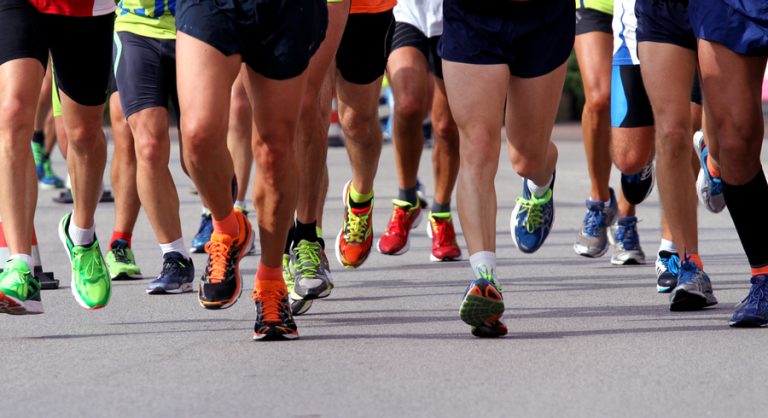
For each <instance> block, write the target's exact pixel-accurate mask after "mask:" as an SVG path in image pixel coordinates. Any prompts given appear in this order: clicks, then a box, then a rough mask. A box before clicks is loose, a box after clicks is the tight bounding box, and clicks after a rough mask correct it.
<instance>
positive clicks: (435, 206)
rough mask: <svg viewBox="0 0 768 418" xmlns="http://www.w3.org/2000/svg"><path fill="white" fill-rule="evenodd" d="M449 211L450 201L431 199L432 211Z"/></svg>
mask: <svg viewBox="0 0 768 418" xmlns="http://www.w3.org/2000/svg"><path fill="white" fill-rule="evenodd" d="M450 211H451V202H448V203H438V202H437V200H433V201H432V213H447V212H450Z"/></svg>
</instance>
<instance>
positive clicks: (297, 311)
mask: <svg viewBox="0 0 768 418" xmlns="http://www.w3.org/2000/svg"><path fill="white" fill-rule="evenodd" d="M283 280H285V285H286V286H287V287H288V300H289V301H290V303H291V313H292V314H294V315H301V314H303V313H305V312H307V311H308V310H309V308H311V307H312V301H311V300H304V299H302V298H301V297H300V296H299V295H296V297H295V298H294V297H293V296H292V295H293V294H294V292H293V285H294V283H293V274H292V273H291V256H289V255H288V254H283Z"/></svg>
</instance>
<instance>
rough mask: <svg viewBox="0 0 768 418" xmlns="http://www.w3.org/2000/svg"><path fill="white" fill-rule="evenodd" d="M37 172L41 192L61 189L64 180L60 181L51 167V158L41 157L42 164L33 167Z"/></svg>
mask: <svg viewBox="0 0 768 418" xmlns="http://www.w3.org/2000/svg"><path fill="white" fill-rule="evenodd" d="M35 171H37V179H38V184H39V186H40V188H41V189H43V190H53V189H63V188H64V180H62V179H61V178H60V177H59V176H57V175H56V173H54V172H53V168H52V167H51V158H50V157H46V156H43V160H42V162H41V163H40V164H39V165H38V166H37V167H35Z"/></svg>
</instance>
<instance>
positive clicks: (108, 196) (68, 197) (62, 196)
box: [53, 188, 115, 204]
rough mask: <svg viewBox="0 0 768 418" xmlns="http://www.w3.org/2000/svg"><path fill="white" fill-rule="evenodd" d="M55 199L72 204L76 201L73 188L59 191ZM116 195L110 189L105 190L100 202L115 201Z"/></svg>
mask: <svg viewBox="0 0 768 418" xmlns="http://www.w3.org/2000/svg"><path fill="white" fill-rule="evenodd" d="M53 201H54V202H56V203H63V204H72V203H74V202H75V199H74V197H73V196H72V189H69V188H68V189H66V190H62V191H61V193H59V195H58V196H56V197H54V198H53ZM114 201H115V197H114V196H113V195H112V192H111V191H109V190H104V191H102V192H101V197H100V198H99V203H110V202H114Z"/></svg>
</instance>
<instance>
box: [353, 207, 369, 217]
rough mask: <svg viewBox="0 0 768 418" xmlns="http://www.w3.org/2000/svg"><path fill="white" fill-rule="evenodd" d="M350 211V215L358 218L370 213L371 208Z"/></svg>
mask: <svg viewBox="0 0 768 418" xmlns="http://www.w3.org/2000/svg"><path fill="white" fill-rule="evenodd" d="M350 210H351V211H352V213H354V214H355V215H358V216H360V215H365V214H366V213H368V212H370V211H371V207H370V206H369V207H367V208H364V209H359V208H350Z"/></svg>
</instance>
